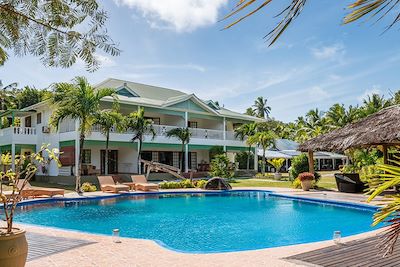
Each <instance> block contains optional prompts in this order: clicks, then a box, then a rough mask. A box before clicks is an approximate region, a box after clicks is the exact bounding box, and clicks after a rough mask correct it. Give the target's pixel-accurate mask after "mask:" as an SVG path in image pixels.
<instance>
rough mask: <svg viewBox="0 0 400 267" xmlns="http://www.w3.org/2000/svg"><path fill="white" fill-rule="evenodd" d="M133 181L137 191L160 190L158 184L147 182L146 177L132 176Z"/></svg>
mask: <svg viewBox="0 0 400 267" xmlns="http://www.w3.org/2000/svg"><path fill="white" fill-rule="evenodd" d="M131 179H132V181H133V182H134V183H135V189H136V190H142V191H150V190H158V184H153V183H149V182H147V179H146V177H145V176H144V175H131Z"/></svg>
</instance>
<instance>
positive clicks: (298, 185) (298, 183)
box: [292, 178, 301, 189]
mask: <svg viewBox="0 0 400 267" xmlns="http://www.w3.org/2000/svg"><path fill="white" fill-rule="evenodd" d="M292 187H293V188H295V189H301V181H300V180H299V179H298V178H296V179H294V180H293V183H292Z"/></svg>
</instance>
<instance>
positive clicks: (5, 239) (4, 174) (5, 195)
mask: <svg viewBox="0 0 400 267" xmlns="http://www.w3.org/2000/svg"><path fill="white" fill-rule="evenodd" d="M47 147H48V146H43V147H42V148H41V150H40V151H39V152H38V153H33V154H31V155H28V156H23V155H20V156H16V157H15V160H14V166H15V167H14V170H13V169H12V168H10V166H11V165H12V157H11V155H10V153H8V154H3V155H1V162H0V165H2V166H3V168H2V171H0V198H1V202H2V207H1V208H2V209H3V212H2V214H3V216H4V221H6V227H1V228H0V266H15V267H19V266H21V267H22V266H25V262H26V257H27V255H28V243H27V242H26V238H25V230H24V229H22V228H18V227H14V226H13V220H14V214H15V208H16V207H17V204H18V202H20V201H21V200H22V191H23V189H24V187H25V186H26V184H27V183H28V182H29V180H30V179H31V178H32V177H33V176H34V175H35V173H36V171H37V168H38V167H37V166H38V165H40V164H41V163H42V162H43V161H45V159H44V157H43V156H42V155H46V158H47V159H50V160H56V161H57V162H59V161H58V158H57V156H56V150H55V149H53V150H50V149H48V148H47Z"/></svg>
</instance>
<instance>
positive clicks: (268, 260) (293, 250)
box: [23, 188, 380, 267]
mask: <svg viewBox="0 0 400 267" xmlns="http://www.w3.org/2000/svg"><path fill="white" fill-rule="evenodd" d="M235 189H261V190H271V191H275V192H277V193H282V194H285V195H292V196H303V197H304V196H305V197H308V198H318V199H324V200H335V201H342V202H349V203H358V204H360V203H361V204H365V200H366V197H365V196H363V195H355V194H343V193H338V192H330V191H323V192H321V191H315V192H303V191H300V190H292V189H283V188H235ZM163 191H165V192H168V190H163ZM174 191H177V190H174ZM182 191H185V190H182ZM190 191H193V190H190ZM199 191H200V190H199ZM99 194H100V195H102V193H98V192H96V193H92V194H90V195H88V196H96V195H99ZM66 197H76V195H75V194H74V193H71V194H69V195H66ZM379 201H380V199H378V201H377V202H375V203H373V204H379ZM23 227H24V228H25V229H26V230H27V231H28V232H31V233H38V234H45V235H48V236H57V237H64V238H71V239H80V240H85V241H87V243H89V242H90V244H88V245H85V246H83V247H78V248H73V249H70V250H67V251H63V252H60V253H56V254H52V255H49V256H46V257H41V258H38V259H35V260H32V261H29V262H27V265H26V266H40V267H42V266H82V267H83V266H207V267H210V266H303V265H299V263H296V262H290V261H287V260H285V259H283V258H285V257H288V256H292V255H296V254H299V253H303V252H307V251H311V250H315V249H318V248H323V247H327V246H331V245H333V241H322V242H316V243H310V244H302V245H295V246H287V247H278V248H269V249H262V250H256V251H243V252H232V253H218V254H187V253H179V252H174V251H171V250H168V249H165V248H163V247H161V246H159V245H158V244H156V243H155V242H153V241H150V240H140V239H133V238H121V240H122V242H121V243H113V242H112V239H111V237H108V236H101V235H94V234H86V233H78V232H73V231H64V230H58V229H52V228H46V227H37V226H30V225H29V226H25V225H24V226H23ZM378 232H379V230H378V231H373V232H368V233H364V234H360V235H356V236H351V237H347V238H343V242H345V241H350V240H356V239H360V238H364V237H371V236H375V235H377V234H378ZM91 242H93V243H91ZM307 266H310V265H307Z"/></svg>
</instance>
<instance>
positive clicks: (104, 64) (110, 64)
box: [94, 54, 117, 67]
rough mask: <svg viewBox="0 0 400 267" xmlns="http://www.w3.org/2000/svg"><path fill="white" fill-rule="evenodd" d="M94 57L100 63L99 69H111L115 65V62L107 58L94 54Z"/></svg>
mask: <svg viewBox="0 0 400 267" xmlns="http://www.w3.org/2000/svg"><path fill="white" fill-rule="evenodd" d="M94 56H95V58H96V59H97V60H98V61H99V62H100V64H101V66H100V67H113V66H116V65H117V64H116V63H115V61H114V60H113V59H112V58H111V57H109V56H104V55H100V54H94Z"/></svg>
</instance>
